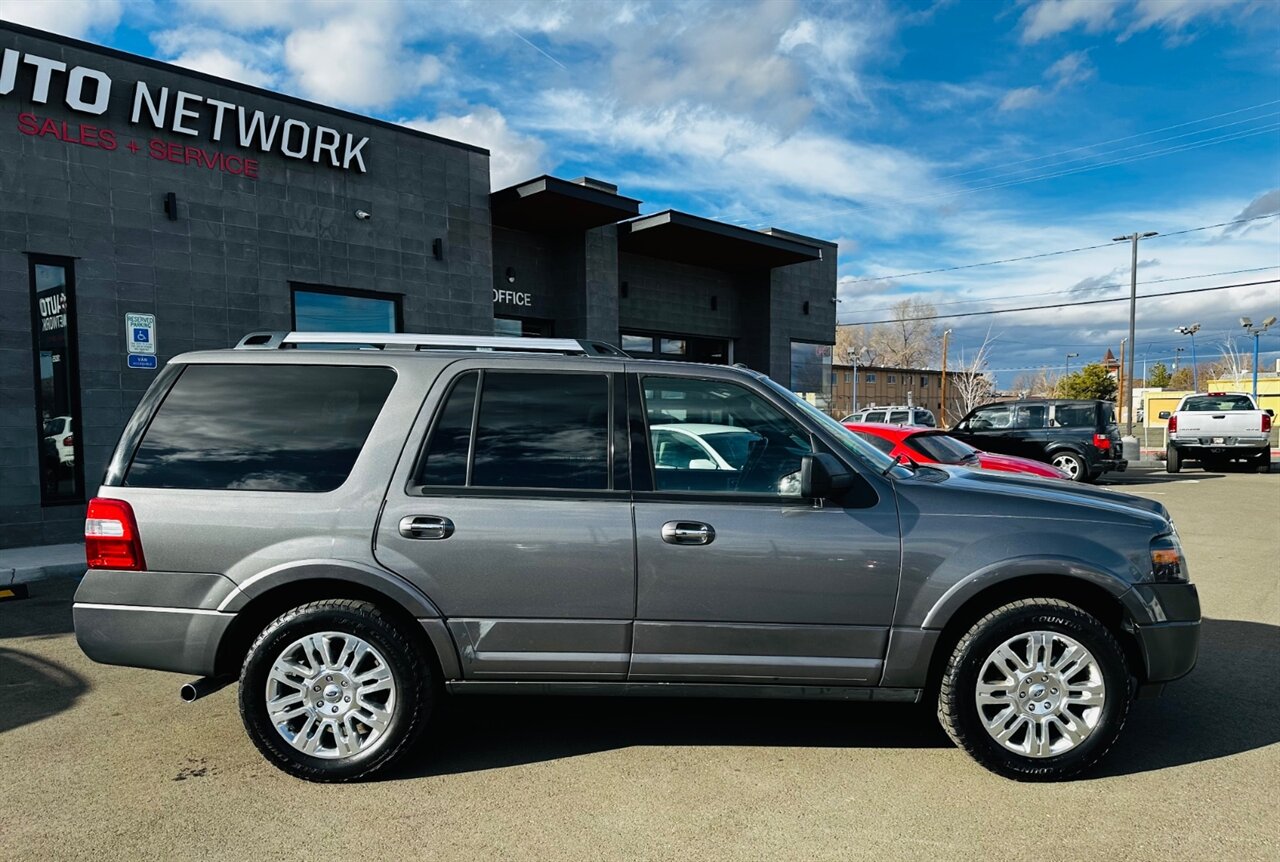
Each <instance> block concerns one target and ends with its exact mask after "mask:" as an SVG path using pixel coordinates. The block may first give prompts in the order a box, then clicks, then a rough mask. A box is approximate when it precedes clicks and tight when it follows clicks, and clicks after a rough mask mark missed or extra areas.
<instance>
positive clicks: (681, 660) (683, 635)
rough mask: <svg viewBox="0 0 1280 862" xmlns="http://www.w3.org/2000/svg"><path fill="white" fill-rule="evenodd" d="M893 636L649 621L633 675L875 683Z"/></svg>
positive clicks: (871, 629) (641, 625)
mask: <svg viewBox="0 0 1280 862" xmlns="http://www.w3.org/2000/svg"><path fill="white" fill-rule="evenodd" d="M887 639H888V635H887V631H886V629H884V628H882V627H880V626H792V625H779V624H742V623H676V622H644V621H639V622H637V623H636V626H635V634H634V638H633V643H634V646H633V647H632V651H633V655H632V659H631V674H630V676H629V678H630V679H633V680H659V679H678V680H685V681H707V680H720V681H736V682H776V681H780V680H781V681H787V682H814V683H818V682H820V683H830V684H835V685H874V684H875V683H876V682H877V681H878V680H879V678H880V670H881V666H882V662H881V660H880V659H879V658H870V657H869V656H882V655H884V652H885V646H886V643H887Z"/></svg>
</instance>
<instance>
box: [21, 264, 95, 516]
mask: <svg viewBox="0 0 1280 862" xmlns="http://www.w3.org/2000/svg"><path fill="white" fill-rule="evenodd" d="M29 266H30V277H31V326H32V336H33V338H32V344H33V349H34V351H35V371H36V379H35V386H36V435H37V436H36V440H37V442H38V445H39V447H40V448H39V451H38V454H37V463H39V465H40V502H41V504H42V505H45V506H50V505H58V504H60V503H79V502H82V501H83V500H84V464H83V463H82V460H81V457H80V453H81V451H82V446H83V441H82V439H81V432H80V427H81V425H80V376H79V370H78V368H77V362H76V360H77V351H76V329H75V310H74V309H75V271H74V269H73V264H72V262H71V261H70V260H69V259H67V258H57V257H43V256H36V255H32V256H31V257H30V259H29Z"/></svg>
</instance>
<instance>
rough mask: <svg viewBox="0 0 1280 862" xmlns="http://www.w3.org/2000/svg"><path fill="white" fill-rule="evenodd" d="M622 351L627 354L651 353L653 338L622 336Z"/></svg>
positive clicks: (650, 336) (646, 336) (649, 336)
mask: <svg viewBox="0 0 1280 862" xmlns="http://www.w3.org/2000/svg"><path fill="white" fill-rule="evenodd" d="M622 349H623V350H625V351H626V352H627V353H653V336H652V335H626V334H625V333H624V334H623V336H622Z"/></svg>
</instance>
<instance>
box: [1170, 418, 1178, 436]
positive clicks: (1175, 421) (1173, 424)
mask: <svg viewBox="0 0 1280 862" xmlns="http://www.w3.org/2000/svg"><path fill="white" fill-rule="evenodd" d="M1177 430H1178V414H1176V413H1175V414H1174V415H1172V416H1170V417H1169V433H1170V434H1172V433H1173V432H1174V431H1177Z"/></svg>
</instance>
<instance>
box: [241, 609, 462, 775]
mask: <svg viewBox="0 0 1280 862" xmlns="http://www.w3.org/2000/svg"><path fill="white" fill-rule="evenodd" d="M317 632H338V633H341V634H345V635H352V636H354V637H356V638H359V639H361V640H363V641H364V642H365V643H366V644H368V645H369V646H371V647H373V649H374V650H376V651H377V653H378V654H379V655H380V657H381V658H382V659H383V661H384V662H385V665H386V668H387V669H388V670H389V671H390V674H391V679H392V681H393V682H394V687H395V688H394V691H395V695H394V697H395V702H394V708H393V709H391V710H390V712H391V717H390V719H389V720H388V721H387V724H386V728H385V730H383V731H382V732H381V737H380V738H379V739H378V740H377V741H376V743H371V744H370V747H369V749H368V750H365V751H360V752H358V753H356V754H353V755H349V756H344V757H333V758H325V757H317V756H311V755H309V754H305V753H303V752H302V751H299V750H298V749H296V748H294V747H293V746H292V745H291V744H290V743H289V742H288V741H287V740H286V739H285V738H284V736H282V735H281V732H279V731H277V729H276V727H275V725H274V724H273V722H272V720H271V716H270V713H269V710H268V707H267V685H268V677H269V674H270V673H271V669H272V666H273V664H274V663H275V662H276V660H277V659H278V658H280V657H281V655H282V652H283V651H284V650H286V648H288V647H289V646H290V645H291V644H293V643H295V642H296V641H298V639H300V638H302V637H305V636H306V635H309V634H315V633H317ZM352 672H353V675H354V672H355V668H354V667H353V668H352ZM352 685H358V683H357V682H353V683H352ZM304 690H305V689H304ZM435 692H436V689H435V680H434V675H433V673H432V661H431V658H430V656H429V655H428V654H427V647H425V645H424V644H423V643H422V641H421V640H420V639H419V638H418V637H416V636H415V633H413V632H411V631H406V630H405V628H404V627H403V626H402V625H401V624H400V623H398V622H397V621H396V620H394V619H392V618H391V617H389V616H388V615H387V614H385V613H383V611H381V610H380V609H379V608H378V607H377V606H376V605H374V604H371V603H369V602H362V601H355V600H351V599H326V600H323V601H315V602H310V603H308V604H305V605H301V606H299V607H296V608H294V609H293V610H290V611H288V612H286V613H284V614H282V615H281V616H279V617H277V618H276V619H275V620H273V621H272V622H271V624H270V625H268V626H267V627H266V629H264V630H263V632H262V634H260V635H258V638H257V639H256V640H255V641H254V642H253V646H252V647H250V649H249V654H248V656H246V657H245V660H244V665H243V667H242V668H241V671H240V717H241V719H242V720H243V721H244V726H245V730H246V731H247V732H248V734H249V738H250V739H251V740H253V744H254V745H255V746H257V748H258V750H259V751H260V752H262V755H263V756H264V757H265V758H266V759H267V760H268V761H270V762H271V764H272V765H274V766H276V767H277V768H279V769H281V770H283V771H284V772H287V773H289V774H290V775H293V776H296V777H298V778H303V779H306V780H307V781H318V782H341V781H357V780H362V779H367V778H369V777H371V776H372V775H374V774H375V773H377V772H379V771H381V770H383V769H385V768H386V767H388V766H389V765H391V764H392V763H394V762H395V761H396V760H397V759H399V758H400V757H401V756H402V755H404V754H405V753H406V752H407V751H409V750H411V749H412V748H413V746H414V745H415V744H416V743H417V741H418V740H419V739H420V738H421V736H422V733H423V731H424V730H425V728H426V725H427V720H428V719H429V718H430V715H431V711H432V707H433V706H434V704H435V701H436V699H437V697H436V693H435ZM353 694H354V690H353ZM318 696H319V695H318ZM307 697H308V699H309V698H310V697H311V695H310V694H308V695H307ZM357 701H359V698H357ZM317 702H319V701H317ZM305 706H306V705H305V704H304V707H303V708H304V709H305ZM327 708H328V707H327V706H326V709H327ZM353 709H354V707H353ZM299 716H300V720H302V721H303V722H304V723H305V718H304V717H302V714H301V711H299ZM323 733H325V731H324V730H323V729H321V730H320V731H317V732H316V734H314V735H316V736H319V735H321V734H323ZM329 738H330V739H334V737H333V736H330V737H329ZM334 741H335V745H336V740H334Z"/></svg>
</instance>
